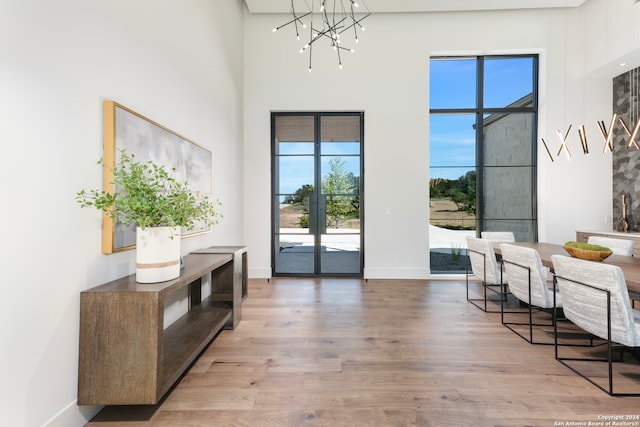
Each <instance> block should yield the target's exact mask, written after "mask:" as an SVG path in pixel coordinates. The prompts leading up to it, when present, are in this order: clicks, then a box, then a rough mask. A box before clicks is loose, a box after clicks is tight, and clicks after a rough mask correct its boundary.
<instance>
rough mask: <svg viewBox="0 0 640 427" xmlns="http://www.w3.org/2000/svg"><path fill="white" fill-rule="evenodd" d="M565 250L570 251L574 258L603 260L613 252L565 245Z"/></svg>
mask: <svg viewBox="0 0 640 427" xmlns="http://www.w3.org/2000/svg"><path fill="white" fill-rule="evenodd" d="M563 248H564V250H565V251H567V252H569V255H571V256H572V257H574V258H580V259H586V260H589V261H602V260H605V259H607V257H609V255H611V254H612V253H613V252H611V251H587V250H584V249H578V248H572V247H569V246H563Z"/></svg>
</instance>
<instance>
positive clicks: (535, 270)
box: [500, 243, 562, 308]
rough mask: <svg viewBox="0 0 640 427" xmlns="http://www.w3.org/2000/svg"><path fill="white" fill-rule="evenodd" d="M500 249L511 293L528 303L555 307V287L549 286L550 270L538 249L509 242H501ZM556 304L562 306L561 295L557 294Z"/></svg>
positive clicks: (542, 306) (543, 306)
mask: <svg viewBox="0 0 640 427" xmlns="http://www.w3.org/2000/svg"><path fill="white" fill-rule="evenodd" d="M500 250H501V252H502V260H503V261H504V269H505V271H506V272H507V277H508V280H507V283H508V284H509V290H510V291H511V293H512V294H513V295H515V297H516V298H518V299H519V300H520V301H523V302H525V303H527V304H531V305H534V306H537V307H541V308H553V307H554V300H553V288H549V285H550V284H549V283H547V271H548V270H547V269H546V268H545V267H544V266H543V265H542V260H540V254H539V253H538V251H536V250H535V249H532V248H525V247H522V246H516V245H510V244H508V243H503V244H501V245H500ZM529 286H531V300H529ZM555 304H556V307H560V306H562V303H561V301H560V298H559V295H556V302H555Z"/></svg>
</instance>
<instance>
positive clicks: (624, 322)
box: [551, 255, 640, 396]
mask: <svg viewBox="0 0 640 427" xmlns="http://www.w3.org/2000/svg"><path fill="white" fill-rule="evenodd" d="M551 260H552V262H553V267H554V272H555V274H556V280H557V285H558V289H559V292H560V297H561V298H562V307H563V310H564V316H565V317H566V318H567V319H568V320H570V321H571V322H572V323H574V324H575V325H576V326H578V327H580V328H581V329H583V330H585V331H586V332H589V333H591V334H593V335H594V336H596V337H598V338H601V339H603V340H605V341H606V344H607V357H606V358H602V357H599V358H598V357H591V358H576V357H573V358H569V357H560V356H559V355H558V344H557V334H556V346H555V347H556V349H555V350H556V360H558V361H559V362H560V363H562V364H563V365H565V366H566V367H568V368H569V369H571V370H572V371H574V372H575V373H576V374H578V375H580V376H581V377H583V378H585V379H586V380H587V381H589V382H590V383H591V384H593V385H595V386H596V387H598V388H599V389H601V390H602V391H604V392H606V393H607V394H609V395H611V396H618V395H634V396H640V393H638V392H633V393H630V392H629V393H627V392H625V393H615V392H614V387H613V386H614V384H613V378H614V371H613V366H614V361H613V346H614V344H616V345H622V346H626V347H640V311H638V310H635V309H633V308H632V307H631V302H630V300H629V294H628V291H627V284H626V281H625V277H624V274H623V272H622V270H621V269H620V267H618V266H614V265H608V264H604V263H600V262H594V261H584V260H581V259H577V258H571V257H567V256H564V255H552V257H551ZM620 350H621V352H620V355H621V356H622V351H623V349H622V348H621V349H620ZM621 359H622V357H621ZM588 361H593V362H606V363H607V364H608V366H607V367H608V378H607V379H608V384H607V386H606V387H605V386H603V385H601V384H599V383H598V382H596V381H595V380H594V379H592V378H591V377H589V376H587V374H585V373H584V369H582V370H580V369H578V367H577V364H575V363H571V362H588ZM616 363H617V364H620V363H621V362H618V361H616ZM582 366H583V367H584V365H582ZM627 376H635V377H636V378H637V376H638V372H637V371H636V372H635V373H633V374H631V375H627ZM618 378H619V376H618Z"/></svg>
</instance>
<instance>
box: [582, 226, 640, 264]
mask: <svg viewBox="0 0 640 427" xmlns="http://www.w3.org/2000/svg"><path fill="white" fill-rule="evenodd" d="M589 236H602V237H610V238H612V239H626V240H633V241H634V242H635V245H634V247H633V256H634V257H636V258H640V233H638V232H629V233H623V232H620V231H576V241H577V242H585V243H586V242H587V240H589Z"/></svg>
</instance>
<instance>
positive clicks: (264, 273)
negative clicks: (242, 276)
mask: <svg viewBox="0 0 640 427" xmlns="http://www.w3.org/2000/svg"><path fill="white" fill-rule="evenodd" d="M247 275H248V276H249V278H251V279H270V278H271V269H270V268H249V269H248V270H247Z"/></svg>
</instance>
